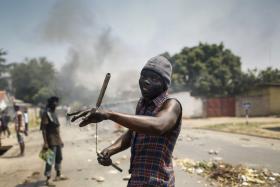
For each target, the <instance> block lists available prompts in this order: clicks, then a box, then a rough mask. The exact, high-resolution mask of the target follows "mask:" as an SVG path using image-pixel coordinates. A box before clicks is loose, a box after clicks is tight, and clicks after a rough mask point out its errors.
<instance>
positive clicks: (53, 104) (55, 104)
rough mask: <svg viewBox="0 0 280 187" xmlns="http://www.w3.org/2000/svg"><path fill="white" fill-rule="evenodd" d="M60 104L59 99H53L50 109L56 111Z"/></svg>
mask: <svg viewBox="0 0 280 187" xmlns="http://www.w3.org/2000/svg"><path fill="white" fill-rule="evenodd" d="M57 106H58V102H57V101H53V102H51V103H50V106H49V107H50V109H51V110H52V111H54V110H55V109H56V107H57Z"/></svg>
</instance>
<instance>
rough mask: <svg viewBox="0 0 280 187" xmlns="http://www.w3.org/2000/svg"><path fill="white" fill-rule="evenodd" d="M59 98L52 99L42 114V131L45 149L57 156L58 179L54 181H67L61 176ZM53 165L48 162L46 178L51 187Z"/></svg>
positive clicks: (61, 143) (61, 145) (61, 144)
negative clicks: (57, 108)
mask: <svg viewBox="0 0 280 187" xmlns="http://www.w3.org/2000/svg"><path fill="white" fill-rule="evenodd" d="M58 103H59V98H58V97H56V96H53V97H50V98H49V99H48V101H47V106H46V108H45V110H44V111H43V113H42V119H41V130H42V135H43V140H44V145H43V149H46V150H47V149H51V150H52V151H53V152H54V154H55V159H54V160H55V170H56V177H55V179H54V181H58V180H66V179H67V177H64V176H62V175H61V162H62V147H63V142H62V139H61V136H60V123H59V120H58V117H57V114H56V107H57V106H58ZM51 170H52V165H50V164H48V163H47V162H46V167H45V176H46V184H47V185H49V184H50V183H49V180H50V178H51Z"/></svg>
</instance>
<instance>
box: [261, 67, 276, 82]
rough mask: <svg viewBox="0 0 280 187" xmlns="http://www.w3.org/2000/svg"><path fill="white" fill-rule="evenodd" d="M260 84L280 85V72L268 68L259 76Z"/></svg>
mask: <svg viewBox="0 0 280 187" xmlns="http://www.w3.org/2000/svg"><path fill="white" fill-rule="evenodd" d="M258 79H259V83H260V84H269V83H280V70H278V69H277V68H276V69H273V68H272V67H268V68H266V69H265V70H262V71H260V72H259V74H258Z"/></svg>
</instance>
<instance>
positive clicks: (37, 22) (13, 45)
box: [0, 0, 280, 70]
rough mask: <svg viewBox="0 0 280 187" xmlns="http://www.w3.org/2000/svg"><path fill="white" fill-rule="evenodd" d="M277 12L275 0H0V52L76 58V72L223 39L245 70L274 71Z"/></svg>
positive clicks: (279, 36) (137, 63) (136, 62)
mask: <svg viewBox="0 0 280 187" xmlns="http://www.w3.org/2000/svg"><path fill="white" fill-rule="evenodd" d="M279 10H280V1H278V0H266V1H263V0H247V1H245V0H228V1H223V0H212V1H206V0H191V1H188V0H172V1H171V0H170V1H168V0H143V1H135V0H130V1H128V0H126V1H124V0H120V1H113V0H111V1H91V0H80V1H75V0H60V1H59V0H48V1H38V0H24V1H22V0H9V1H8V0H7V1H4V0H1V1H0V20H1V21H0V23H1V25H0V41H1V43H0V44H1V45H0V48H3V49H5V50H7V51H8V55H7V61H8V62H14V61H15V62H20V61H22V60H23V59H24V58H25V57H29V58H31V57H40V56H46V57H47V58H48V59H50V60H51V61H52V62H53V63H54V64H55V66H56V67H57V68H61V67H62V66H63V65H64V64H66V63H69V61H71V60H73V59H72V58H73V54H78V56H79V59H82V62H81V64H83V62H85V65H81V66H80V67H81V69H88V68H89V67H91V63H87V61H94V60H95V61H102V63H103V65H104V69H106V68H108V67H110V68H116V67H118V68H119V69H120V70H122V69H139V67H141V66H142V65H143V64H144V63H145V61H146V60H148V59H149V58H150V57H152V56H155V55H157V54H159V53H162V52H165V51H168V52H170V53H171V55H172V54H174V53H177V52H180V50H181V49H182V48H183V47H185V46H188V47H191V46H195V45H197V44H198V43H199V42H208V43H220V42H224V45H225V47H226V48H229V49H231V50H232V51H233V52H234V53H235V54H237V55H239V56H240V57H241V59H242V63H243V69H247V68H255V67H256V68H259V69H263V68H265V67H267V66H273V67H276V68H280V65H279V64H280V63H279V59H280V53H279V50H280V47H279V43H280V32H279V30H280V21H279V17H280V11H279ZM100 46H101V47H100ZM73 51H74V53H73ZM96 51H97V52H96ZM107 51H109V52H107ZM96 65H98V63H96V64H95V66H96Z"/></svg>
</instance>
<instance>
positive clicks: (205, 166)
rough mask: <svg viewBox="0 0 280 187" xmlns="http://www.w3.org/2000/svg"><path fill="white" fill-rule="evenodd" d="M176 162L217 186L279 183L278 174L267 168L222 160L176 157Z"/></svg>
mask: <svg viewBox="0 0 280 187" xmlns="http://www.w3.org/2000/svg"><path fill="white" fill-rule="evenodd" d="M176 163H177V164H178V165H179V166H180V167H181V168H182V169H183V170H184V171H186V172H188V173H191V174H193V173H195V174H198V175H200V176H203V177H206V178H208V179H209V180H210V181H211V182H212V183H214V184H215V185H217V186H275V185H280V174H279V173H275V172H271V171H270V170H268V169H253V168H248V167H246V166H244V165H237V166H233V165H231V164H228V163H224V162H222V161H214V162H212V161H197V162H196V161H193V160H190V159H178V160H176Z"/></svg>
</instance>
